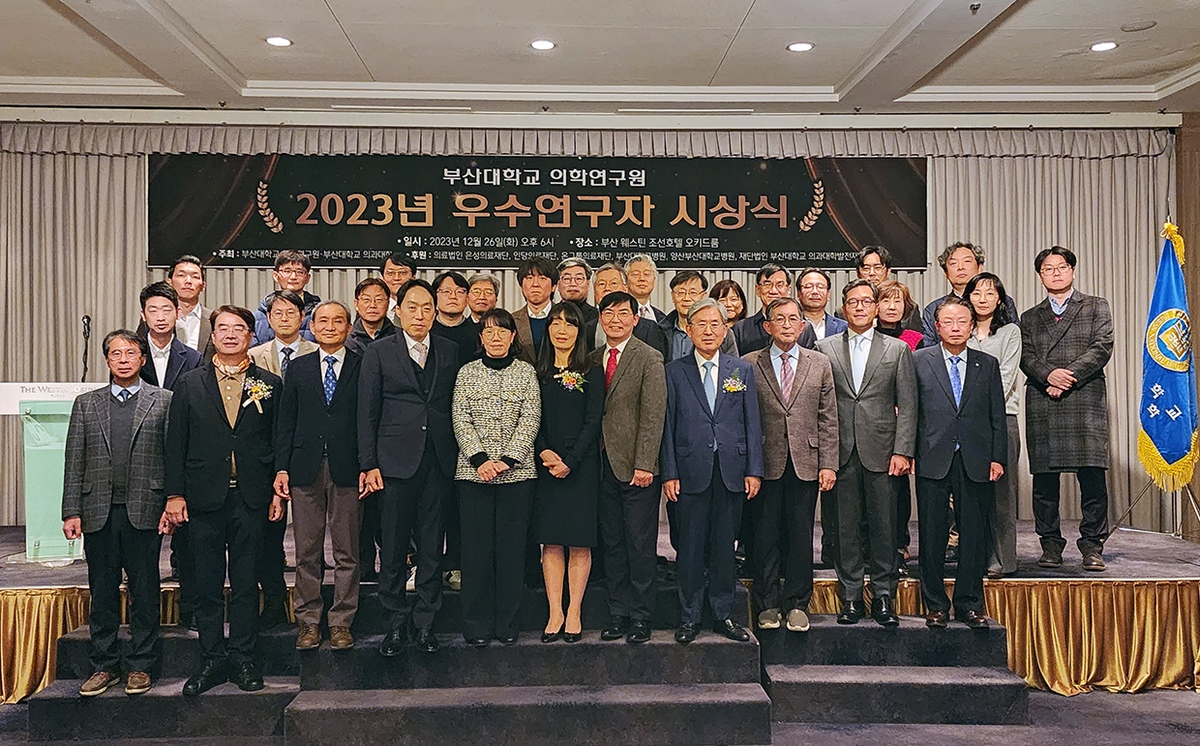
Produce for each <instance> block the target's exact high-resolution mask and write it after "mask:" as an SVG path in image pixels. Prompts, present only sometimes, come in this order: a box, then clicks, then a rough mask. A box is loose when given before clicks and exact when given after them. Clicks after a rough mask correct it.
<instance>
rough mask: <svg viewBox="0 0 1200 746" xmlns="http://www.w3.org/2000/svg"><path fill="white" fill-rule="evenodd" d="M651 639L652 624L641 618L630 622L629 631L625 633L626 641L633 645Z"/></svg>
mask: <svg viewBox="0 0 1200 746" xmlns="http://www.w3.org/2000/svg"><path fill="white" fill-rule="evenodd" d="M649 641H650V624H649V623H648V622H645V621H642V620H641V619H634V620H633V621H632V622H630V623H629V633H628V634H626V635H625V642H627V643H629V644H631V645H640V644H641V643H643V642H649Z"/></svg>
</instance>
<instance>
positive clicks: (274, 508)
mask: <svg viewBox="0 0 1200 746" xmlns="http://www.w3.org/2000/svg"><path fill="white" fill-rule="evenodd" d="M285 515H287V509H286V508H284V507H283V498H282V497H280V496H279V495H276V496H275V497H272V498H271V508H270V509H269V510H268V511H267V520H270V521H272V522H274V521H278V520H280V519H282V518H283V517H284V516H285Z"/></svg>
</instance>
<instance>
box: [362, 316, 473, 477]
mask: <svg viewBox="0 0 1200 746" xmlns="http://www.w3.org/2000/svg"><path fill="white" fill-rule="evenodd" d="M425 340H426V343H427V344H428V345H429V351H430V357H429V359H428V360H427V361H426V364H425V371H424V376H425V377H426V378H427V379H428V387H422V385H421V383H420V381H418V380H417V376H416V372H415V371H414V369H413V363H412V358H410V357H409V355H408V343H407V342H406V341H405V339H404V333H403V332H397V333H395V334H393V335H392V336H390V337H388V338H387V339H378V340H376V341H375V342H372V343H371V344H370V345H368V346H367V350H366V352H364V353H363V360H362V372H361V373H360V374H359V381H358V465H359V469H360V470H361V471H370V470H372V469H379V470H380V471H381V472H382V473H383V476H385V477H393V478H397V479H408V478H409V477H411V476H412V475H413V474H416V473H417V469H419V468H420V466H421V460H422V459H423V458H424V457H425V449H426V447H427V445H429V443H428V441H432V446H433V451H434V454H435V456H436V458H437V463H438V465H440V466H441V469H442V473H443V474H445V475H446V476H447V477H448V478H451V479H453V478H454V469H455V466H456V465H457V463H458V442H457V441H456V440H455V439H454V426H453V424H452V422H451V405H452V402H453V397H454V381H455V378H456V377H457V376H458V345H456V344H454V343H453V342H451V341H450V340H448V339H446V338H445V337H439V336H438V335H436V334H430V335H428V336H426V338H425Z"/></svg>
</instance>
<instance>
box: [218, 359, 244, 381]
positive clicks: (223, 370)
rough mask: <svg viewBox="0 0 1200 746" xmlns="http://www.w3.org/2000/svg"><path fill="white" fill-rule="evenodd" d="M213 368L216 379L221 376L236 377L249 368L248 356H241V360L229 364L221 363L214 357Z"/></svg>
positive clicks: (221, 377) (219, 378)
mask: <svg viewBox="0 0 1200 746" xmlns="http://www.w3.org/2000/svg"><path fill="white" fill-rule="evenodd" d="M213 368H214V369H215V370H216V371H217V380H218V381H220V380H221V379H223V378H237V377H238V376H242V375H245V373H246V371H247V370H249V369H250V358H249V357H246V358H243V359H242V362H240V363H238V364H237V365H234V366H229V365H221V364H220V363H218V362H217V360H216V358H215V357H214V358H213Z"/></svg>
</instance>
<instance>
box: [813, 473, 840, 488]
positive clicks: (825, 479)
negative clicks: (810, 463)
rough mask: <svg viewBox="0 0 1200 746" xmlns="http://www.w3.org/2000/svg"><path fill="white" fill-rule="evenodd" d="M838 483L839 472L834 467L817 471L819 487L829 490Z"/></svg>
mask: <svg viewBox="0 0 1200 746" xmlns="http://www.w3.org/2000/svg"><path fill="white" fill-rule="evenodd" d="M835 484H837V472H836V471H834V470H833V469H821V470H820V471H818V472H817V489H818V490H820V491H821V492H828V491H830V490H831V489H833V486H834V485H835Z"/></svg>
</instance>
